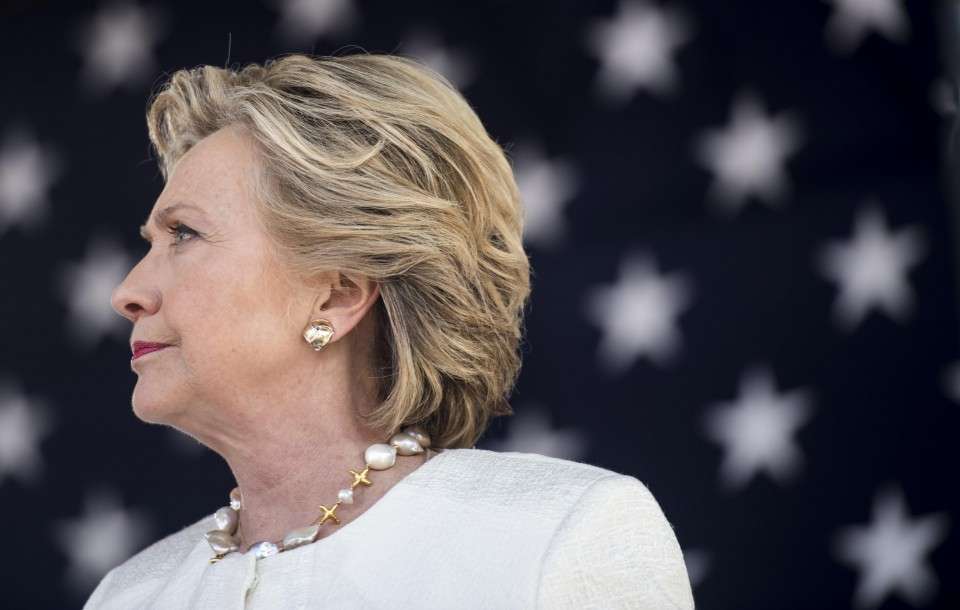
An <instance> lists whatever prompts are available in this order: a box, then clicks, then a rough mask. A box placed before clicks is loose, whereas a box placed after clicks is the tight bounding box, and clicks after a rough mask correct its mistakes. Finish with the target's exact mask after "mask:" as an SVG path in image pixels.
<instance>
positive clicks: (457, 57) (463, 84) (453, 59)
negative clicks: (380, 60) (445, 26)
mask: <svg viewBox="0 0 960 610" xmlns="http://www.w3.org/2000/svg"><path fill="white" fill-rule="evenodd" d="M401 50H402V52H403V55H409V56H410V57H413V58H415V59H416V60H417V61H419V62H421V63H423V64H426V65H427V66H429V67H430V68H431V69H433V70H436V71H437V72H439V73H440V74H442V75H443V76H445V77H446V78H447V80H449V81H450V83H451V84H452V85H453V86H454V87H456V88H457V89H459V90H463V89H465V88H467V87H468V86H469V85H470V83H472V82H473V79H474V77H475V75H476V68H474V65H473V64H474V62H473V61H472V60H471V59H470V58H469V57H468V56H467V54H466V53H464V52H463V51H460V50H457V49H451V48H449V47H448V46H446V45H444V44H443V43H442V42H441V41H440V39H439V37H438V36H437V34H436V33H434V32H433V31H431V30H427V29H426V28H416V29H414V30H412V31H411V32H410V33H409V34H407V36H406V37H405V39H404V42H403V46H402V48H401Z"/></svg>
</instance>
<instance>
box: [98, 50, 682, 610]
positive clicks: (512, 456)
mask: <svg viewBox="0 0 960 610" xmlns="http://www.w3.org/2000/svg"><path fill="white" fill-rule="evenodd" d="M147 122H148V128H149V135H150V140H151V143H152V145H153V146H154V148H155V149H156V151H157V154H158V161H159V164H160V168H161V172H162V173H163V176H164V179H165V187H164V189H163V191H162V193H161V194H160V196H159V197H158V199H157V201H156V203H155V205H154V208H153V210H152V212H151V214H150V216H149V218H148V221H147V223H146V224H145V225H144V226H143V227H141V233H142V235H143V236H144V238H145V239H147V240H148V241H149V242H150V244H151V245H150V249H149V251H148V253H147V254H146V255H145V256H144V258H143V259H141V260H140V261H139V262H138V263H137V265H136V266H135V267H134V268H133V269H132V270H131V271H130V273H129V275H128V276H127V277H126V278H125V279H124V281H123V282H122V283H121V284H120V285H119V286H118V287H117V288H116V290H115V291H114V294H113V298H112V305H113V307H114V308H115V309H116V310H117V312H119V313H120V314H121V315H123V316H124V317H126V318H128V319H129V320H130V321H131V322H132V323H133V329H132V336H131V348H132V350H133V352H134V354H133V359H132V360H131V367H132V369H133V370H134V372H135V373H136V374H137V385H136V388H135V389H134V393H133V399H132V403H133V410H134V412H135V413H136V415H137V417H139V418H140V419H142V420H143V421H146V422H151V423H158V424H165V425H169V426H173V427H175V428H177V429H178V430H180V431H181V432H183V433H185V434H188V435H190V436H192V437H194V438H196V439H197V440H198V441H199V442H201V443H203V444H204V445H206V446H207V447H210V448H211V449H212V450H213V451H216V452H217V453H218V454H220V455H221V456H222V457H223V459H224V460H226V462H227V464H228V465H229V467H230V469H231V472H232V473H233V475H234V477H235V480H236V487H235V488H234V489H233V490H232V491H230V493H229V497H228V494H227V493H226V491H227V490H225V493H224V501H225V504H227V505H226V506H224V507H223V508H221V509H219V510H217V511H216V512H215V513H213V514H209V515H207V516H205V517H203V518H202V519H200V520H198V521H196V522H195V523H193V524H190V525H188V526H186V527H184V528H183V529H182V530H180V531H179V532H176V533H174V534H172V535H170V536H167V537H166V538H164V539H162V540H160V541H158V542H156V543H154V544H153V545H151V546H150V547H148V548H146V549H144V550H142V551H141V552H139V553H138V554H136V555H135V556H133V557H132V558H130V559H129V560H127V561H126V562H124V563H123V564H122V565H120V566H117V567H116V568H114V569H112V570H111V571H110V572H109V573H108V574H107V575H106V576H105V577H104V578H103V580H102V581H101V582H100V584H99V585H98V586H97V588H96V590H95V591H94V592H93V594H92V595H91V597H90V599H89V600H88V601H87V604H86V606H85V607H86V608H89V609H114V608H140V607H151V608H204V609H206V608H271V609H272V608H320V607H323V608H388V607H390V608H393V607H405V608H447V609H449V608H485V609H486V608H574V607H576V608H583V607H596V608H649V609H651V610H652V609H654V608H656V609H658V610H661V609H664V608H683V609H688V608H693V597H692V594H691V590H690V583H689V580H688V578H687V573H686V570H685V567H684V564H683V559H682V555H681V551H680V547H679V545H678V544H677V540H676V537H675V536H674V534H673V531H672V528H671V526H670V524H669V523H668V521H667V520H666V518H665V516H664V514H663V512H662V511H661V509H660V507H659V505H658V503H657V502H656V500H655V499H654V498H653V497H652V495H651V494H650V492H649V491H648V489H647V488H646V487H645V486H644V485H643V484H642V483H641V482H640V481H638V480H637V479H635V478H633V477H630V476H627V475H623V474H618V473H615V472H612V471H610V470H605V469H602V468H599V467H595V466H591V465H587V464H581V463H577V462H573V461H567V460H560V459H555V458H550V457H545V456H541V455H536V454H526V453H517V452H509V453H497V452H492V451H486V450H481V449H477V448H475V443H476V441H477V439H478V438H479V437H480V435H481V434H482V433H483V431H484V430H485V429H486V427H487V424H488V422H489V420H490V419H491V418H492V417H496V416H503V415H509V414H511V409H510V406H509V404H508V402H507V396H508V395H509V393H510V391H511V388H512V386H513V384H514V382H515V380H516V377H517V373H518V371H519V368H520V356H519V349H518V348H519V344H520V340H521V338H522V314H523V308H524V305H525V302H526V300H527V297H528V295H529V291H530V282H529V265H528V260H527V257H526V254H525V252H524V250H523V245H522V239H521V238H522V211H521V207H520V205H521V204H520V200H519V195H518V192H517V187H516V184H515V182H514V178H513V174H512V171H511V167H510V164H509V161H508V160H507V158H506V156H505V155H504V152H503V151H502V149H501V148H500V147H499V146H498V145H497V144H496V143H495V142H494V141H493V140H492V139H491V138H490V137H489V135H488V134H487V132H486V131H485V129H484V128H483V126H482V124H481V123H480V121H479V119H478V118H477V116H476V115H475V114H474V112H473V111H472V110H471V108H470V106H469V105H468V103H467V102H466V101H465V100H464V99H463V98H462V97H461V96H460V95H459V94H458V92H457V91H456V90H455V89H454V88H453V87H452V86H451V85H450V84H449V83H448V82H447V81H446V80H444V79H443V78H442V77H441V76H439V75H438V74H436V73H434V72H432V71H430V70H428V69H426V68H424V67H423V66H421V65H419V64H417V63H416V62H414V61H412V60H409V59H405V58H402V57H396V56H389V55H372V54H358V55H352V56H341V57H323V58H320V57H314V56H305V55H288V56H284V57H281V58H279V59H276V60H271V61H267V62H266V63H265V64H263V65H258V64H251V65H248V66H246V67H244V68H242V69H240V70H237V71H234V70H229V69H221V68H216V67H212V66H202V67H199V68H196V69H192V70H181V71H179V72H177V73H175V74H174V75H173V76H172V77H171V78H170V79H169V81H168V82H167V83H166V84H165V85H164V87H163V88H162V89H161V91H160V92H158V94H157V95H155V96H154V98H153V99H152V100H151V104H150V106H149V110H148V114H147Z"/></svg>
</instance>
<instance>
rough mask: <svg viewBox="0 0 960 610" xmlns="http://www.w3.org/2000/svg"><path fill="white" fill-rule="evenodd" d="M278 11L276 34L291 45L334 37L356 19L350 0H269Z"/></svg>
mask: <svg viewBox="0 0 960 610" xmlns="http://www.w3.org/2000/svg"><path fill="white" fill-rule="evenodd" d="M271 4H273V5H274V6H275V7H276V8H278V10H279V11H280V21H279V23H277V29H276V32H277V35H278V36H279V37H280V38H282V39H283V40H285V41H287V42H289V43H291V44H298V45H299V44H308V43H312V42H313V41H314V40H316V39H317V38H319V37H321V36H337V35H340V34H343V33H344V32H347V31H349V30H350V29H351V28H352V27H354V25H355V24H356V23H357V22H358V21H359V20H360V16H359V14H358V13H357V10H356V8H355V7H354V5H353V0H272V1H271Z"/></svg>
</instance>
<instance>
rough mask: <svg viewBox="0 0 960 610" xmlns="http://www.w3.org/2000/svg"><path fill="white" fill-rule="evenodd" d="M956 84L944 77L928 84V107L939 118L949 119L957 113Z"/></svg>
mask: <svg viewBox="0 0 960 610" xmlns="http://www.w3.org/2000/svg"><path fill="white" fill-rule="evenodd" d="M957 101H958V100H957V84H956V82H955V81H953V80H952V79H949V78H947V77H945V76H941V77H939V78H936V79H934V81H933V82H932V83H930V106H931V107H933V109H934V111H935V112H936V113H937V114H939V115H940V116H941V117H946V118H950V117H953V115H955V114H956V113H957Z"/></svg>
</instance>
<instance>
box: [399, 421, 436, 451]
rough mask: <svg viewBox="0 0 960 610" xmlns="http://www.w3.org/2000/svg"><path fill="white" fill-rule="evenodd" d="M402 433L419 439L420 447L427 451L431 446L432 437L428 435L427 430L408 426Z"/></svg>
mask: <svg viewBox="0 0 960 610" xmlns="http://www.w3.org/2000/svg"><path fill="white" fill-rule="evenodd" d="M401 432H404V433H406V434H409V435H410V436H412V437H413V438H415V439H417V442H418V443H420V446H421V447H423V448H424V449H426V448H427V447H429V446H430V435H429V434H427V432H426V430H424V429H423V428H421V427H420V426H407V427H406V428H404V429H403V430H401Z"/></svg>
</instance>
